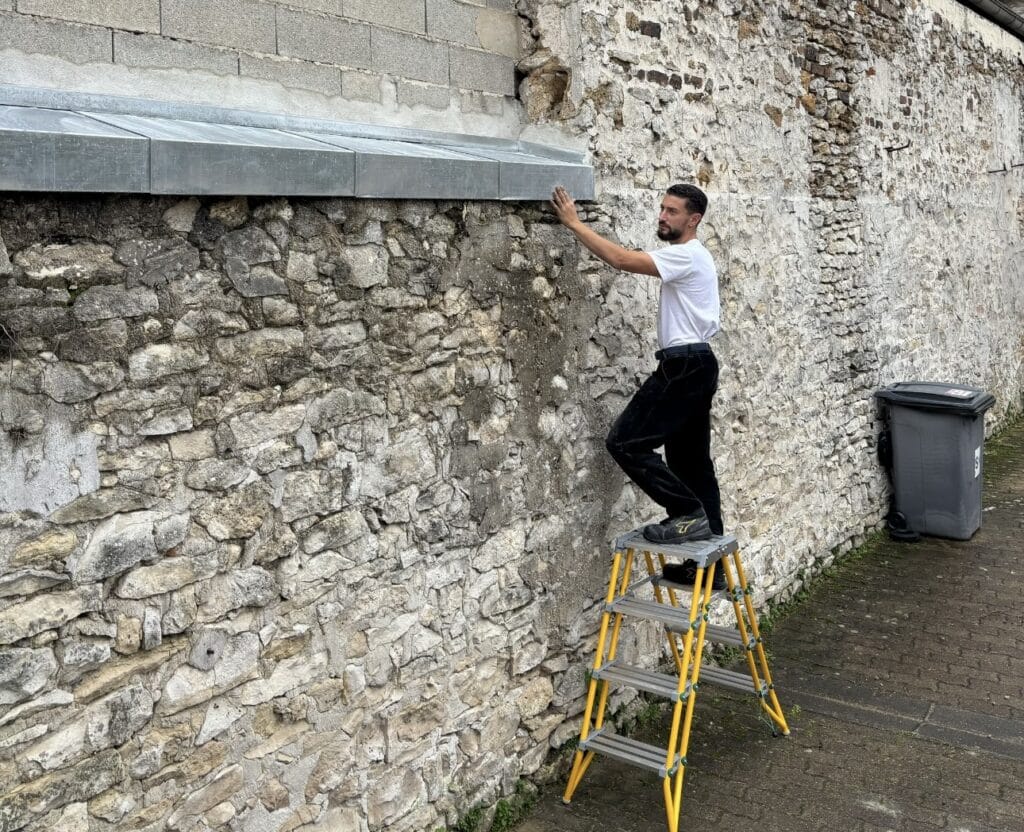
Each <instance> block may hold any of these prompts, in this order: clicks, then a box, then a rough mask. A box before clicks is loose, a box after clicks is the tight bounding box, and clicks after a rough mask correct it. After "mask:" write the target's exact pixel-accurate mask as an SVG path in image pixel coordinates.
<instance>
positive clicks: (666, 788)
mask: <svg viewBox="0 0 1024 832" xmlns="http://www.w3.org/2000/svg"><path fill="white" fill-rule="evenodd" d="M703 579H704V569H703V567H701V568H699V569H698V570H697V575H696V577H695V578H694V581H693V595H692V597H691V599H690V626H689V627H688V628H687V630H686V638H685V639H684V641H683V651H682V661H681V663H680V664H681V665H682V667H681V669H680V671H679V686H678V688H677V695H676V701H675V705H674V707H673V709H672V729H671V731H670V732H669V739H668V750H667V752H666V755H665V769H666V771H670V770H671V769H672V768H673V763H675V761H676V748H680V749H684V750H683V751H682V754H681V756H680V760H679V764H678V766H677V767H676V768H675V773H674V774H673V773H671V771H670V773H669V774H667V775H666V776H665V778H664V780H663V781H662V791H663V792H664V794H665V812H666V815H667V818H668V828H669V832H678V830H679V811H680V809H681V808H682V792H683V769H684V768H685V762H684V761H683V759H682V758H683V757H684V756H685V748H686V747H687V745H688V743H689V736H690V725H691V723H692V721H693V703H694V699H695V697H696V687H695V685H696V683H697V679H698V678H699V676H700V667H699V665H700V653H701V649H702V646H703V644H702V642H703V637H704V625H703V615H702V604H701V597H702V594H707V595H708V596H709V597H710V589H711V578H708V583H707V593H703V590H702V587H703ZM698 621H700V622H701V623H700V626H699V627H698V626H697V622H698ZM695 641H696V646H695ZM694 657H696V658H694ZM691 660H692V662H693V663H691ZM684 701H685V702H686V711H685V715H684V714H683V702H684ZM680 722H682V723H683V725H682V732H681V734H680V725H679V724H680Z"/></svg>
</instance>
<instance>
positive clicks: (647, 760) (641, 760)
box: [580, 727, 679, 777]
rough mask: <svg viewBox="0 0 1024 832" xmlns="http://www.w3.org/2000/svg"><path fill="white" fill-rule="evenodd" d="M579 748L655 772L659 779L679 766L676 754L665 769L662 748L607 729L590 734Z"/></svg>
mask: <svg viewBox="0 0 1024 832" xmlns="http://www.w3.org/2000/svg"><path fill="white" fill-rule="evenodd" d="M580 748H581V749H582V750H583V751H596V752H597V753H598V754H604V755H606V756H608V757H613V758H614V759H616V760H621V761H622V762H624V763H630V764H632V765H634V766H639V767H640V768H645V769H647V770H648V771H656V772H657V773H658V774H659V775H660V776H661V777H667V776H668V775H670V774H672V773H674V772H675V770H676V768H677V767H678V765H679V755H678V754H676V755H675V757H674V758H673V760H672V766H671V768H667V769H666V768H665V749H664V748H658V747H657V746H656V745H648V744H647V743H645V742H639V741H638V740H633V739H630V738H629V737H623V736H622V735H621V734H616V733H615V732H614V731H611V730H610V729H609V728H607V727H605V728H599V729H598V730H597V731H594V732H592V733H591V734H590V736H588V737H587V738H586V739H585V740H584V741H583V742H581V743H580Z"/></svg>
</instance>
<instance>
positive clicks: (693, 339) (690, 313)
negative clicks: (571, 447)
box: [552, 185, 724, 589]
mask: <svg viewBox="0 0 1024 832" xmlns="http://www.w3.org/2000/svg"><path fill="white" fill-rule="evenodd" d="M707 205H708V199H707V196H705V194H704V192H703V191H701V190H700V188H697V187H695V186H693V185H672V186H671V187H670V188H669V189H668V191H667V192H666V193H665V196H664V198H663V199H662V201H661V212H660V213H659V215H658V238H659V239H661V240H664V241H665V242H667V243H669V245H668V246H666V247H665V248H661V249H656V250H653V251H647V252H644V251H630V250H628V249H625V248H623V247H622V246H620V245H618V244H616V243H613V242H611V241H610V240H606V239H604V238H603V237H602V236H600V235H599V234H597V233H596V232H594V231H592V230H591V229H589V228H588V227H587V226H586V225H584V224H583V222H582V221H581V220H580V218H579V215H578V214H577V212H576V205H575V203H574V202H573V200H572V198H571V197H570V196H569V194H568V193H567V192H566V191H565V189H564V188H562V187H557V188H555V190H554V193H553V194H552V206H553V207H554V209H555V211H556V212H557V214H558V219H559V220H560V221H561V222H562V224H563V225H565V227H566V228H568V229H569V230H570V231H572V233H573V234H575V235H576V237H577V238H578V239H579V241H580V242H581V243H582V244H583V245H584V246H586V248H588V249H589V250H590V251H592V252H593V253H594V254H595V255H597V256H598V257H599V258H600V259H602V260H603V261H604V262H605V263H607V264H608V265H610V266H613V267H615V268H616V269H621V270H623V271H627V272H632V273H634V274H643V275H650V276H651V277H656V278H659V280H660V281H661V295H660V299H659V303H658V346H659V347H660V349H659V350H658V351H657V352H656V353H655V358H656V359H657V360H658V367H657V369H656V370H655V371H654V373H653V374H652V375H651V376H650V378H648V379H647V381H645V382H644V384H643V385H642V386H641V388H640V389H639V390H638V391H637V393H636V395H635V396H634V397H633V399H632V400H631V401H630V403H629V404H628V405H627V406H626V409H625V410H624V411H623V412H622V415H621V416H619V418H618V419H617V420H616V422H615V424H614V425H613V426H612V429H611V432H610V433H609V434H608V439H607V446H608V451H609V452H610V453H611V455H612V457H613V458H614V459H615V461H616V462H617V463H618V464H619V466H620V467H621V468H622V469H623V470H624V471H625V472H626V474H628V475H629V477H630V479H632V480H633V482H635V483H636V484H637V485H638V486H639V487H640V488H641V489H642V490H643V491H644V492H645V493H646V494H647V495H648V496H649V497H650V498H651V499H652V500H654V501H655V502H656V503H659V504H660V505H661V506H663V507H664V508H665V511H666V512H667V514H668V517H666V518H665V519H664V520H663V521H662V522H661V523H653V524H651V525H648V526H645V527H644V530H643V534H644V537H645V538H647V539H648V540H650V541H652V542H656V543H682V542H684V541H687V540H705V539H707V538H709V537H711V535H712V534H722V510H721V501H720V496H719V491H718V481H717V479H716V478H715V466H714V463H713V462H712V461H711V400H712V397H713V396H714V394H715V390H716V389H717V387H718V361H717V360H716V358H715V354H714V353H713V352H712V350H711V346H710V345H709V344H708V341H709V340H710V339H711V338H712V337H713V336H714V335H715V333H716V332H718V329H719V302H718V273H717V271H716V270H715V263H714V260H713V259H712V257H711V254H710V253H709V252H708V250H707V249H706V248H705V247H704V245H703V244H702V243H701V242H700V241H699V240H698V239H697V226H698V225H700V221H701V219H703V217H704V213H705V211H706V210H707ZM661 446H664V448H665V459H662V457H661V455H660V454H658V453H656V452H655V449H656V448H660V447H661ZM695 571H696V570H695V568H694V566H693V562H692V561H686V562H685V563H683V564H670V565H669V566H667V567H666V571H665V577H666V578H668V579H669V580H676V581H678V582H680V583H692V582H693V575H694V572H695ZM716 571H718V570H716ZM714 583H715V588H716V589H718V588H720V587H721V586H724V580H722V576H721V575H720V574H716V575H715V582H714Z"/></svg>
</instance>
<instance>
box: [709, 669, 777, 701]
mask: <svg viewBox="0 0 1024 832" xmlns="http://www.w3.org/2000/svg"><path fill="white" fill-rule="evenodd" d="M705 682H709V683H710V684H712V685H717V686H718V687H720V688H728V689H729V690H737V691H739V692H740V693H752V694H754V695H755V696H763V695H764V694H765V692H766V691H767V690H768V686H767V685H766V684H765V683H764V682H761V690H760V691H756V690H754V680H753V679H751V678H750V676H748V675H747V674H746V673H737V672H736V671H735V670H725V669H724V668H721V667H715V666H714V665H710V664H705V665H701V668H700V684H704V683H705Z"/></svg>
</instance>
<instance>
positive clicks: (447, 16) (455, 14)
mask: <svg viewBox="0 0 1024 832" xmlns="http://www.w3.org/2000/svg"><path fill="white" fill-rule="evenodd" d="M480 11H481V7H480V6H469V5H467V4H465V3H459V2H456V0H427V34H428V35H430V36H431V37H435V38H440V39H441V40H450V41H454V42H455V43H465V44H467V45H469V46H479V45H480V38H479V37H477V29H476V22H477V18H478V17H479V16H480Z"/></svg>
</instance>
